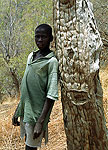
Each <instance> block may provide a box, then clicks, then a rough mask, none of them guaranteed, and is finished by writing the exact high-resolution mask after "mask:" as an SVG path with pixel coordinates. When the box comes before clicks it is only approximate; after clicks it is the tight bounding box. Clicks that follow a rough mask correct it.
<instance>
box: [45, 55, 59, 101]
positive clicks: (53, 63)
mask: <svg viewBox="0 0 108 150" xmlns="http://www.w3.org/2000/svg"><path fill="white" fill-rule="evenodd" d="M47 98H50V99H52V100H58V61H57V59H56V58H55V57H52V58H51V60H50V63H49V65H48V84H47Z"/></svg>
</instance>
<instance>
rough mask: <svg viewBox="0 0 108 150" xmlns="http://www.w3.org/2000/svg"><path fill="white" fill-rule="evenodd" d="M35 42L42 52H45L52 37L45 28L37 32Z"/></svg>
mask: <svg viewBox="0 0 108 150" xmlns="http://www.w3.org/2000/svg"><path fill="white" fill-rule="evenodd" d="M35 42H36V45H37V47H38V48H39V49H40V50H45V49H47V48H49V45H50V35H49V32H48V31H47V30H45V29H44V28H38V29H37V30H36V32H35Z"/></svg>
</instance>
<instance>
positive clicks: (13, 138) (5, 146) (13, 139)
mask: <svg viewBox="0 0 108 150" xmlns="http://www.w3.org/2000/svg"><path fill="white" fill-rule="evenodd" d="M100 79H101V83H102V86H103V91H104V98H103V102H104V109H105V116H106V121H107V123H108V66H107V67H106V68H105V69H103V70H101V71H100ZM16 106H17V102H16V101H15V100H14V101H12V100H11V99H9V100H8V101H7V102H4V103H3V104H1V105H0V150H24V141H21V140H20V138H19V134H20V133H19V127H14V126H12V125H11V118H12V115H13V112H14V110H15V108H16ZM42 150H66V137H65V133H64V127H63V116H62V105H61V102H60V100H59V101H58V102H56V103H55V105H54V108H53V111H52V114H51V122H50V123H49V142H48V144H47V146H46V147H45V146H44V144H42Z"/></svg>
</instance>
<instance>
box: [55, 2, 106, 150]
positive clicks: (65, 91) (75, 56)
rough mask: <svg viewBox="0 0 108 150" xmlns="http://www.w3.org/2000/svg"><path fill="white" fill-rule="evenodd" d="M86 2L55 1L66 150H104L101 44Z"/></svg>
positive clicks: (88, 4) (56, 39) (104, 130)
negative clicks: (100, 68) (100, 71)
mask: <svg viewBox="0 0 108 150" xmlns="http://www.w3.org/2000/svg"><path fill="white" fill-rule="evenodd" d="M92 9H93V7H92V3H90V2H89V0H54V33H55V42H56V54H57V57H58V60H59V70H60V74H61V99H62V106H63V117H64V126H65V132H66V136H67V147H68V150H76V149H78V150H107V149H108V137H107V129H106V124H105V117H104V111H103V102H102V96H103V93H102V88H101V84H100V80H99V55H100V46H102V41H101V38H100V34H99V32H98V29H97V26H96V23H95V20H94V15H93V13H92Z"/></svg>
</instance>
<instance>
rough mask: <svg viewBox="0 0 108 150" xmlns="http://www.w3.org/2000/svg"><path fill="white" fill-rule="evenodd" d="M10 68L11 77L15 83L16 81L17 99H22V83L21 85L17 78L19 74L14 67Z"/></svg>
mask: <svg viewBox="0 0 108 150" xmlns="http://www.w3.org/2000/svg"><path fill="white" fill-rule="evenodd" d="M9 70H10V75H11V78H12V80H13V83H14V85H15V88H16V92H17V99H18V101H19V100H20V85H19V80H18V78H17V75H16V73H15V71H14V70H13V69H12V68H9Z"/></svg>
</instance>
